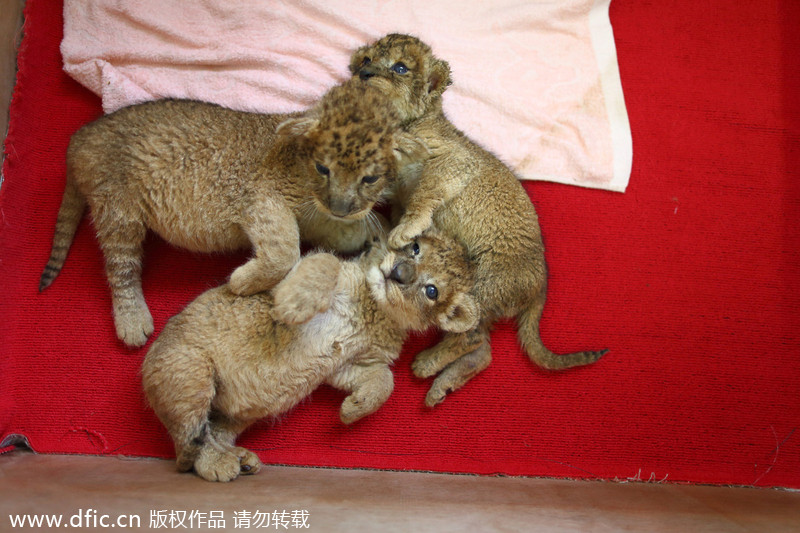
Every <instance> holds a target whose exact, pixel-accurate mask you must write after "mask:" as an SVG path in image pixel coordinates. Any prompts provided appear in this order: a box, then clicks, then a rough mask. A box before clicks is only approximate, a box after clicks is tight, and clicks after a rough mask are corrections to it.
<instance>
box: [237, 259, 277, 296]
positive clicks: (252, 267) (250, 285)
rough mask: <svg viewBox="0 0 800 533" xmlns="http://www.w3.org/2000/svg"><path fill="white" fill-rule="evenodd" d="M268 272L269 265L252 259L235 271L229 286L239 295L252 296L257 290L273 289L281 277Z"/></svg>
mask: <svg viewBox="0 0 800 533" xmlns="http://www.w3.org/2000/svg"><path fill="white" fill-rule="evenodd" d="M271 274H272V273H270V272H267V267H266V266H265V265H264V264H262V263H261V262H259V261H257V260H255V259H251V260H250V261H248V262H247V263H245V264H243V265H242V266H240V267H239V268H237V269H236V270H234V271H233V274H231V279H230V281H229V282H228V286H229V287H230V289H231V292H233V293H234V294H238V295H239V296H250V295H251V294H255V293H257V292H262V291H266V290H268V289H271V288H272V287H273V286H274V285H275V284H276V283H277V282H278V281H280V277H282V276H280V277H276V276H275V275H271Z"/></svg>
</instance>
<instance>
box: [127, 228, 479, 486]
mask: <svg viewBox="0 0 800 533" xmlns="http://www.w3.org/2000/svg"><path fill="white" fill-rule="evenodd" d="M471 287H472V267H471V265H470V264H469V262H468V261H467V259H466V257H465V253H464V250H463V248H462V247H461V246H459V245H457V244H455V242H453V241H452V240H449V239H445V238H442V237H439V236H437V235H435V234H427V233H426V234H425V235H422V236H421V237H420V238H419V239H418V240H416V241H414V242H413V243H412V244H411V245H409V246H408V247H406V248H405V249H404V250H401V251H388V250H387V249H386V248H385V247H383V246H374V247H373V248H372V249H371V250H369V251H368V252H365V253H364V254H362V255H361V256H360V257H359V258H357V259H351V260H349V261H342V260H339V259H337V258H336V257H334V256H332V255H330V254H327V253H316V254H311V255H308V256H306V257H304V258H303V259H302V260H301V261H300V262H299V263H298V264H297V266H296V267H295V268H294V269H293V270H292V271H291V272H290V273H289V274H288V275H287V276H286V278H285V279H284V280H283V281H281V282H280V283H279V284H278V285H277V286H276V287H275V288H274V290H273V291H272V294H270V293H266V292H264V293H259V294H255V295H252V296H237V295H235V294H234V293H233V292H232V291H231V289H230V286H228V285H223V286H221V287H217V288H215V289H211V290H209V291H207V292H205V293H204V294H201V295H200V296H199V297H198V298H197V299H196V300H195V301H194V302H192V303H191V304H189V305H188V306H187V307H186V309H184V310H183V311H182V312H181V313H180V314H178V315H176V316H174V317H173V318H171V319H170V320H169V322H168V323H167V325H166V326H165V328H164V330H163V331H162V333H161V334H160V335H159V337H158V338H157V339H156V340H155V342H153V345H152V346H151V348H150V350H149V351H148V353H147V356H146V357H145V360H144V364H143V367H142V379H143V384H144V390H145V393H146V395H147V398H148V400H149V402H150V405H151V406H152V407H153V409H154V410H155V412H156V414H157V415H158V417H159V419H160V420H161V421H162V422H163V423H164V425H165V426H166V427H167V430H168V431H169V433H170V435H171V436H172V439H173V440H174V442H175V452H176V455H177V465H178V470H180V471H188V470H190V469H191V468H192V467H194V470H195V471H196V472H197V474H198V475H200V477H202V478H204V479H207V480H210V481H230V480H232V479H234V478H236V477H237V476H238V475H239V474H240V473H247V474H253V473H255V472H257V471H258V469H259V467H260V462H259V460H258V458H257V457H256V455H255V454H253V453H252V452H249V451H248V450H246V449H244V448H240V447H236V446H235V445H234V442H235V440H236V437H237V436H238V435H239V434H240V433H241V432H242V431H243V430H244V429H245V428H246V427H247V426H249V425H250V424H252V423H253V422H254V421H256V420H257V419H259V418H262V417H267V416H276V415H280V414H281V413H284V412H286V411H287V410H289V409H291V408H292V407H293V406H294V405H296V404H297V403H298V402H299V401H300V400H301V399H302V398H304V397H305V396H307V395H308V394H309V393H311V391H313V390H314V389H315V388H316V387H317V386H318V385H320V384H321V383H323V382H327V383H329V384H330V385H332V386H334V387H336V388H339V389H342V390H344V391H347V392H349V393H350V395H349V396H347V397H346V398H345V400H344V402H343V403H342V406H341V410H340V417H341V420H342V422H344V423H345V424H350V423H352V422H354V421H356V420H358V419H359V418H361V417H364V416H366V415H368V414H370V413H372V412H374V411H375V410H377V409H378V408H379V407H380V406H381V405H382V404H383V403H384V402H385V401H386V399H387V398H388V397H389V395H390V394H391V392H392V389H393V387H394V383H393V379H392V373H391V371H390V370H389V365H390V364H391V363H392V362H393V361H394V360H395V359H396V358H397V356H398V354H399V352H400V349H401V347H402V343H403V340H404V339H405V336H406V332H407V331H408V330H423V329H426V328H428V327H429V326H439V327H440V328H442V329H444V330H446V331H452V332H459V331H466V330H468V329H471V328H472V327H474V326H475V324H476V323H477V320H478V310H477V308H476V307H475V303H474V302H473V300H472V297H471V296H469V290H470V289H471Z"/></svg>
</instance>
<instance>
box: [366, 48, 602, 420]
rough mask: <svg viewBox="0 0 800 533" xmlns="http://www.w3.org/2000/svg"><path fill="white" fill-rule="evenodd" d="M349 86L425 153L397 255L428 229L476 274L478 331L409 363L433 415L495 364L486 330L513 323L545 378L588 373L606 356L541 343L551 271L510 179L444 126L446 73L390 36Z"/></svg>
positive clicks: (411, 177)
mask: <svg viewBox="0 0 800 533" xmlns="http://www.w3.org/2000/svg"><path fill="white" fill-rule="evenodd" d="M350 69H351V71H352V73H353V80H359V81H361V82H362V83H364V84H365V85H368V86H371V87H375V88H376V89H378V90H380V91H381V92H383V93H384V94H385V95H387V97H388V98H390V99H391V100H392V101H393V102H394V104H395V108H396V109H397V111H398V113H399V114H400V116H401V119H402V121H403V122H404V124H405V126H406V127H407V129H408V130H409V131H410V132H411V133H412V134H414V135H415V136H417V137H418V138H420V139H421V140H422V141H424V142H425V144H426V145H427V146H428V147H429V149H430V152H431V153H430V158H429V159H427V160H426V161H425V163H424V166H422V168H421V170H420V171H419V172H417V173H411V174H408V175H404V177H403V179H402V180H400V182H399V183H398V186H397V193H396V195H395V201H396V203H397V207H398V210H399V211H400V212H401V213H402V216H401V217H400V218H399V221H398V223H397V226H396V227H395V228H394V229H393V230H392V232H391V233H390V235H389V244H390V245H392V246H394V247H402V246H406V245H408V243H409V242H411V241H412V240H413V239H415V238H416V236H417V235H419V234H420V233H422V232H423V231H425V230H426V228H429V227H431V226H435V227H437V228H439V229H440V230H441V231H442V232H444V233H445V234H447V235H449V236H451V237H453V238H455V240H457V241H459V242H462V243H464V245H465V246H466V249H467V252H468V253H469V254H470V256H471V257H473V261H474V263H475V267H476V284H475V288H474V289H473V296H474V297H475V299H476V301H477V302H478V305H479V307H480V309H481V322H480V324H479V325H478V326H477V327H476V328H475V329H474V330H472V331H469V332H466V333H463V334H457V335H452V334H451V335H445V337H444V339H443V341H442V342H441V343H440V344H438V345H437V346H435V347H433V348H431V349H430V350H426V351H424V352H422V353H420V354H419V355H418V356H417V358H416V360H415V361H414V365H413V368H414V373H415V374H416V375H417V376H419V377H430V376H434V375H437V374H438V376H437V378H436V379H435V381H434V382H433V385H432V386H431V389H430V391H429V393H428V396H427V399H426V403H427V404H428V405H429V406H434V405H436V404H438V403H439V402H441V401H443V400H444V399H445V397H446V395H447V394H448V393H449V392H451V391H453V390H456V389H458V388H459V387H461V386H463V385H464V384H465V383H466V382H467V381H469V380H470V379H471V378H472V377H474V376H475V375H477V374H478V373H479V372H481V371H482V370H483V369H485V368H486V367H487V366H488V365H489V363H490V362H491V347H490V344H489V329H490V327H491V325H492V324H493V323H494V322H495V321H497V320H498V319H500V318H503V317H516V319H517V324H518V335H519V339H520V341H521V343H522V345H523V346H524V348H525V350H526V352H527V354H528V356H529V357H530V358H531V360H533V361H534V362H535V363H536V364H538V365H539V366H541V367H544V368H547V369H563V368H569V367H573V366H579V365H586V364H589V363H593V362H594V361H596V360H597V359H599V358H600V357H601V356H602V355H603V354H604V353H605V350H603V351H585V352H577V353H572V354H568V355H556V354H554V353H553V352H551V351H550V350H549V349H547V348H546V347H545V346H544V345H543V344H542V340H541V338H540V336H539V319H540V317H541V314H542V310H543V308H544V302H545V293H546V285H547V269H546V265H545V258H544V245H543V244H542V237H541V231H540V229H539V221H538V217H537V215H536V211H535V210H534V207H533V205H532V204H531V202H530V200H529V198H528V195H527V193H526V192H525V190H524V189H523V188H522V186H521V185H520V183H519V181H518V179H517V177H516V176H515V175H514V173H513V172H512V171H511V170H510V169H509V168H508V167H506V166H505V165H504V164H503V163H502V162H500V160H498V159H497V157H495V156H494V155H493V154H491V153H489V152H488V151H486V150H484V149H483V148H481V147H480V146H478V145H477V144H475V143H474V142H472V141H471V140H470V139H469V138H467V137H466V136H465V135H464V134H463V133H462V132H461V131H459V130H458V129H457V128H456V127H455V126H453V124H451V123H450V121H448V120H447V117H445V115H444V113H443V111H442V93H443V92H444V90H445V89H446V88H447V86H448V85H449V84H450V82H451V80H450V72H449V66H448V65H447V63H446V62H445V61H442V60H441V59H438V58H437V57H435V56H434V55H433V53H432V50H431V48H430V46H428V45H427V44H425V43H423V42H422V41H420V40H419V39H417V38H416V37H413V36H409V35H400V34H392V35H387V36H385V37H383V38H381V39H379V40H378V41H377V42H375V43H373V44H371V45H367V46H364V47H362V48H360V49H358V50H357V51H356V52H355V53H354V54H353V56H352V59H351V62H350Z"/></svg>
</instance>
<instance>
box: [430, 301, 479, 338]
mask: <svg viewBox="0 0 800 533" xmlns="http://www.w3.org/2000/svg"><path fill="white" fill-rule="evenodd" d="M479 319H480V314H479V311H478V304H476V303H475V300H473V299H472V296H470V295H469V294H464V293H459V294H456V296H455V298H453V301H452V302H450V305H449V306H448V307H447V310H446V311H445V312H444V313H442V314H441V315H439V327H440V328H442V329H443V330H444V331H450V332H452V333H463V332H465V331H469V330H471V329H472V328H474V327H475V326H477V325H478V320H479Z"/></svg>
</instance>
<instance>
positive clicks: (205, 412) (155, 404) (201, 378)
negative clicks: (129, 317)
mask: <svg viewBox="0 0 800 533" xmlns="http://www.w3.org/2000/svg"><path fill="white" fill-rule="evenodd" d="M168 326H169V324H168ZM169 333H170V331H169V330H165V332H164V333H162V335H161V336H160V337H159V338H158V339H156V341H155V342H154V343H153V346H152V347H151V348H150V351H148V353H147V356H145V359H144V362H143V363H142V385H143V388H144V392H145V395H146V396H147V401H148V402H149V403H150V406H151V407H152V408H153V411H155V413H156V415H157V416H158V418H159V420H161V423H162V424H164V427H166V428H167V431H168V432H169V434H170V437H172V441H173V442H174V444H175V456H176V462H177V467H178V471H179V472H187V471H189V470H191V469H192V467H193V466H194V463H195V460H196V459H197V456H198V454H199V452H200V450H201V448H202V447H203V446H205V445H206V443H207V442H209V440H210V439H212V438H213V437H212V435H211V427H210V424H209V413H210V411H211V402H212V400H213V399H214V396H215V395H216V386H215V384H214V374H215V373H214V367H213V365H212V364H211V363H210V362H209V361H208V360H207V359H206V358H205V357H204V356H203V354H201V353H198V352H197V351H194V350H185V349H182V348H180V347H178V348H174V347H173V346H174V342H175V341H174V339H173V338H171V337H170V336H169ZM178 342H179V341H178ZM171 344H172V345H173V346H171Z"/></svg>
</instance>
